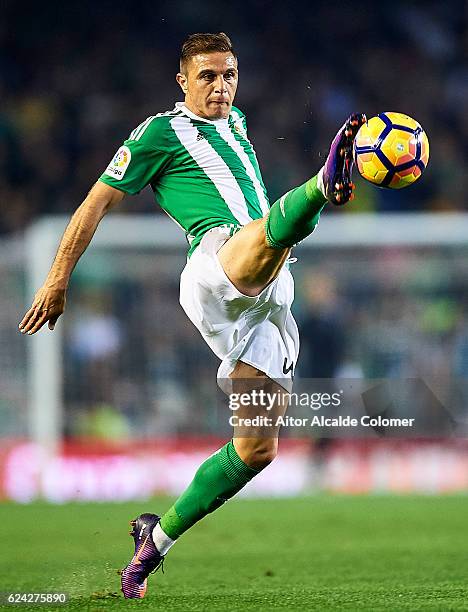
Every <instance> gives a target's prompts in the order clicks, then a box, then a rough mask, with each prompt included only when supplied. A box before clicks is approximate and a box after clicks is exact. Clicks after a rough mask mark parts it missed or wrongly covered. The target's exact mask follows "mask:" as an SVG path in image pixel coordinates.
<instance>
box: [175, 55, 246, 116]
mask: <svg viewBox="0 0 468 612" xmlns="http://www.w3.org/2000/svg"><path fill="white" fill-rule="evenodd" d="M176 79H177V82H178V83H179V85H180V86H181V88H182V91H183V92H184V94H185V105H186V106H187V108H188V109H189V110H191V111H192V113H195V114H196V115H198V116H199V117H203V118H204V119H226V118H227V117H228V115H229V113H230V111H231V106H232V103H233V101H234V96H235V95H236V89H237V79H238V72H237V60H236V58H235V57H234V56H233V55H232V53H221V52H216V53H206V54H199V55H195V56H194V57H192V58H190V59H189V61H188V62H187V66H186V68H185V74H182V73H179V74H178V75H177V77H176Z"/></svg>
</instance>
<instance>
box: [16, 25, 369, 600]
mask: <svg viewBox="0 0 468 612" xmlns="http://www.w3.org/2000/svg"><path fill="white" fill-rule="evenodd" d="M176 79H177V82H178V83H179V85H180V87H181V89H182V91H183V93H184V97H185V100H184V102H178V103H177V104H176V105H175V108H174V109H173V110H170V111H167V112H164V113H159V114H157V115H154V116H151V117H148V119H146V120H145V121H143V123H141V124H140V125H139V126H138V127H136V128H135V129H134V130H133V131H132V132H131V134H130V135H129V137H128V139H127V140H125V142H124V144H123V145H122V146H121V147H120V148H119V150H118V151H117V153H116V154H115V156H114V157H113V159H112V161H111V162H110V164H109V166H108V167H107V169H106V170H105V171H104V174H103V175H102V176H101V177H100V179H99V180H98V181H97V182H96V184H95V185H94V186H93V187H92V189H91V191H90V192H89V194H88V195H87V197H86V199H85V200H84V202H83V203H82V204H81V206H80V207H79V208H78V209H77V210H76V212H75V213H74V215H73V217H72V219H71V221H70V223H69V224H68V226H67V229H66V230H65V233H64V236H63V238H62V240H61V243H60V246H59V248H58V252H57V255H56V257H55V260H54V262H53V265H52V267H51V269H50V272H49V274H48V276H47V278H46V280H45V283H44V285H43V286H42V287H41V288H40V289H39V291H38V292H37V293H36V295H35V297H34V301H33V304H32V306H31V308H30V309H29V310H28V311H27V313H26V314H25V316H24V318H23V320H22V321H21V323H20V325H19V328H20V330H21V332H22V333H24V334H34V333H36V332H37V331H38V330H39V329H40V328H41V327H42V326H43V325H44V324H45V323H46V322H48V326H49V329H51V330H52V329H54V326H55V324H56V322H57V319H58V317H59V316H60V315H61V314H62V313H63V311H64V308H65V298H66V291H67V286H68V283H69V280H70V275H71V273H72V271H73V269H74V267H75V265H76V263H77V261H78V259H79V258H80V256H81V255H82V253H83V252H84V250H85V249H86V248H87V246H88V244H89V243H90V241H91V238H92V236H93V234H94V232H95V230H96V228H97V226H98V224H99V222H100V221H101V219H102V218H103V217H104V215H105V214H106V213H107V212H108V211H109V210H110V209H111V208H113V207H114V206H115V205H116V204H118V203H119V202H120V201H121V200H122V199H123V198H124V196H125V194H127V193H129V194H135V193H138V192H139V191H140V190H141V189H143V188H144V187H145V186H147V185H151V188H152V190H153V192H154V194H155V196H156V199H157V201H158V203H159V205H160V206H161V207H162V208H163V209H164V210H165V212H166V213H167V214H168V215H169V216H170V217H172V218H173V219H174V220H175V221H176V222H177V223H178V224H179V225H180V226H181V227H182V228H183V229H184V230H185V232H186V234H187V239H188V242H189V244H190V248H189V253H188V255H189V256H188V260H187V265H186V267H185V269H184V270H183V272H182V276H181V282H180V303H181V305H182V307H183V309H184V310H185V312H186V313H187V315H188V316H189V318H190V319H191V321H192V322H193V323H194V324H195V325H196V327H197V328H198V330H199V331H200V333H201V335H202V336H203V338H204V339H205V340H206V342H207V343H208V345H209V346H210V347H211V349H212V350H213V351H214V353H215V354H216V355H217V356H218V357H219V358H220V360H221V365H220V367H219V370H218V379H219V381H220V384H223V386H224V387H226V383H227V382H229V384H230V385H231V388H232V389H233V390H236V391H247V392H249V391H253V390H256V391H257V392H258V391H260V390H262V391H264V392H268V393H269V394H270V397H275V398H276V400H275V405H274V406H273V409H272V410H270V411H268V414H269V416H278V415H282V414H284V412H285V410H286V407H287V399H286V398H287V394H286V390H288V389H290V386H291V380H292V376H293V372H294V367H295V364H296V359H297V355H298V350H299V338H298V332H297V326H296V323H295V321H294V319H293V317H292V315H291V312H290V306H291V303H292V300H293V280H292V276H291V274H290V272H289V269H288V266H287V263H286V262H287V259H288V257H289V254H290V250H291V247H292V246H294V245H295V244H297V243H298V242H300V241H301V240H302V239H303V238H305V237H306V236H308V235H309V234H310V233H311V232H313V231H314V229H315V227H316V225H317V223H318V221H319V217H320V213H321V212H322V209H323V208H324V206H325V204H326V202H327V201H328V202H332V203H333V204H339V205H341V204H345V203H346V202H347V201H348V200H350V199H351V198H352V197H353V196H352V191H353V188H354V185H353V183H352V182H351V171H352V165H353V164H352V144H353V140H354V137H355V135H356V133H357V130H358V129H359V127H360V126H361V125H362V124H363V123H364V122H365V116H364V115H362V114H354V115H351V116H350V117H349V119H348V120H347V121H346V123H345V124H344V126H343V127H342V128H341V129H340V130H339V132H338V134H337V135H336V137H335V139H334V140H333V142H332V144H331V147H330V152H329V155H328V157H327V160H326V162H325V165H324V166H323V168H321V169H320V170H319V172H318V174H317V175H316V176H313V177H312V178H311V179H309V180H308V181H306V182H305V183H304V184H303V185H300V186H299V187H296V188H295V189H292V190H291V191H289V192H288V193H286V194H285V195H283V196H282V197H281V198H280V199H279V200H278V201H276V202H274V203H273V204H272V205H271V207H270V205H269V202H268V196H267V192H266V189H265V186H264V184H263V180H262V176H261V173H260V168H259V165H258V161H257V158H256V155H255V151H254V148H253V146H252V143H251V142H250V140H249V138H248V136H247V126H246V118H245V116H244V114H243V113H242V112H241V111H240V110H239V109H238V108H236V107H234V106H233V105H232V104H233V101H234V96H235V94H236V89H237V82H238V65H237V57H236V54H235V52H234V50H233V48H232V45H231V41H230V40H229V38H228V37H227V36H226V35H225V34H223V33H220V34H193V35H191V36H189V37H188V39H187V40H186V41H185V42H184V44H183V46H182V52H181V57H180V72H179V73H178V74H177V76H176ZM257 404H258V402H256V403H255V402H251V404H250V405H247V406H243V407H242V409H241V410H239V411H238V412H237V414H238V416H239V417H245V416H246V415H248V416H249V417H254V416H256V415H260V416H262V415H263V416H264V415H265V414H266V412H265V407H264V406H262V405H260V406H259V405H257ZM277 446H278V430H277V428H275V429H272V430H271V431H270V432H268V431H267V432H265V430H264V429H261V428H260V429H259V428H253V429H251V430H248V431H247V432H246V430H245V428H242V427H241V426H239V427H235V428H234V436H233V439H231V440H230V441H229V442H228V443H227V444H226V445H225V446H223V447H222V448H221V449H219V450H218V451H217V452H215V453H214V454H213V455H211V456H210V457H208V458H207V459H206V461H205V462H204V463H203V464H202V465H201V466H200V467H199V469H198V471H197V472H196V474H195V476H194V478H193V480H192V482H191V484H190V485H189V486H188V488H187V489H186V490H185V491H184V492H183V493H182V495H181V496H180V497H179V498H178V499H177V501H176V502H175V504H174V505H173V506H172V507H171V508H169V509H168V510H167V511H166V513H165V514H164V515H163V516H162V517H161V518H160V517H159V516H157V515H156V514H151V513H147V514H142V515H140V516H139V517H137V518H136V519H135V520H134V521H132V524H133V531H132V535H133V537H134V541H135V552H134V555H133V557H132V559H131V561H130V563H129V564H128V565H127V567H126V568H125V569H124V570H123V572H122V577H121V578H122V591H123V593H124V596H125V597H128V598H140V597H143V596H144V594H145V592H146V583H147V580H146V579H147V577H148V575H149V574H150V573H151V572H153V571H154V570H155V569H157V568H158V567H159V566H160V565H161V563H162V561H163V559H164V556H165V555H166V553H167V551H168V550H169V549H170V547H171V546H172V545H173V544H174V543H175V542H176V541H177V540H178V538H179V537H180V536H181V535H182V534H183V533H184V532H185V531H187V530H188V529H190V527H192V525H194V523H196V522H197V521H199V520H200V519H201V518H203V517H204V516H206V515H207V514H208V513H210V512H213V511H214V510H216V509H217V508H219V507H220V506H221V505H222V504H223V503H224V502H225V501H226V500H228V499H230V498H231V497H232V496H233V495H235V494H236V493H237V492H238V491H240V490H241V489H242V488H243V487H244V486H245V485H246V484H247V483H248V482H249V481H250V480H251V479H252V478H254V477H255V476H256V475H257V474H258V473H259V472H260V471H261V470H263V469H264V468H265V467H266V466H267V465H268V464H269V463H270V462H271V461H272V460H273V458H274V457H275V455H276V452H277Z"/></svg>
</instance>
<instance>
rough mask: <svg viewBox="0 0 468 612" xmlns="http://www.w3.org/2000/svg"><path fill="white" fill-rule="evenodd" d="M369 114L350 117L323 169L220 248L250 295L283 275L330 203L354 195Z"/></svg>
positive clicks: (238, 283) (230, 270)
mask: <svg viewBox="0 0 468 612" xmlns="http://www.w3.org/2000/svg"><path fill="white" fill-rule="evenodd" d="M365 121H366V117H365V115H363V114H362V113H358V114H354V115H351V116H350V117H349V118H348V119H347V121H346V123H345V124H344V125H343V127H342V128H341V129H340V130H339V132H338V134H337V135H336V136H335V138H334V140H333V142H332V143H331V146H330V152H329V155H328V157H327V160H326V162H325V165H324V167H323V168H322V170H321V171H320V172H319V174H318V175H317V176H314V177H313V178H312V179H310V180H309V181H307V182H306V183H305V184H304V185H301V186H300V187H296V188H295V189H292V190H291V191H289V192H288V193H287V194H285V195H284V196H283V197H282V198H280V199H279V200H278V201H276V202H275V203H274V204H273V205H272V207H271V209H270V212H269V214H268V215H267V216H266V217H265V218H264V219H257V220H256V221H252V222H251V223H249V224H247V225H246V226H245V227H243V228H242V229H241V230H240V231H239V232H237V234H235V235H234V236H233V237H232V238H230V240H228V241H227V242H226V243H225V244H224V245H223V246H222V247H221V249H220V250H219V252H218V258H219V261H220V263H221V265H222V266H223V269H224V271H225V272H226V274H227V276H228V278H229V279H230V280H231V282H232V283H233V284H234V286H235V287H236V288H237V289H238V290H239V291H241V292H242V293H244V294H245V295H251V296H254V295H258V294H259V293H260V292H261V291H262V290H263V289H264V288H265V287H266V286H267V285H268V283H270V282H271V281H272V280H273V279H274V278H276V276H277V275H278V273H279V271H280V270H281V267H282V266H283V264H284V262H285V260H286V259H287V257H288V254H289V251H290V249H291V247H292V246H294V244H297V243H298V242H300V241H301V240H303V239H304V238H305V237H306V236H308V235H309V234H311V233H312V232H313V231H314V229H315V227H316V225H317V223H318V220H319V217H320V213H321V211H322V209H323V207H324V206H325V203H326V202H327V201H329V202H331V203H333V204H336V205H343V204H345V203H346V202H348V201H349V200H350V199H352V198H353V189H354V185H353V183H352V180H351V173H352V167H353V158H352V148H353V142H354V138H355V136H356V134H357V132H358V130H359V128H360V127H361V125H362V124H363V123H365Z"/></svg>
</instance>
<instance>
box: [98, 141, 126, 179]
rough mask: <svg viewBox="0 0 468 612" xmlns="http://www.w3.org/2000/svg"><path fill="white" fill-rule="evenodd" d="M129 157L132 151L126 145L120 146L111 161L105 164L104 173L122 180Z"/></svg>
mask: <svg viewBox="0 0 468 612" xmlns="http://www.w3.org/2000/svg"><path fill="white" fill-rule="evenodd" d="M131 159H132V153H131V151H130V149H129V148H128V147H126V146H122V147H120V149H119V150H118V151H117V153H116V154H115V155H114V157H113V158H112V161H111V163H110V164H109V165H108V166H107V168H106V171H105V173H104V174H108V175H109V176H112V177H113V178H115V179H116V180H117V181H120V180H122V179H123V177H124V174H125V172H126V171H127V168H128V166H129V164H130V160H131Z"/></svg>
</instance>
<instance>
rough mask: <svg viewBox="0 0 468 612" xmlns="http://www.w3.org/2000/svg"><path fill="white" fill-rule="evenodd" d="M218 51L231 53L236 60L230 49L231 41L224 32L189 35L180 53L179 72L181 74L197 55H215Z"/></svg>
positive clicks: (232, 50) (233, 52)
mask: <svg viewBox="0 0 468 612" xmlns="http://www.w3.org/2000/svg"><path fill="white" fill-rule="evenodd" d="M218 51H219V52H221V53H232V54H233V55H234V57H235V58H237V55H236V53H235V51H234V49H233V48H232V43H231V39H230V38H229V36H227V34H225V33H224V32H219V33H218V34H200V33H198V34H190V36H189V37H188V38H187V40H186V41H185V42H184V43H183V45H182V49H181V51H180V71H181V72H183V70H184V69H185V67H186V66H187V62H188V60H189V59H190V58H191V57H194V56H195V55H198V54H199V53H216V52H218Z"/></svg>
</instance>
